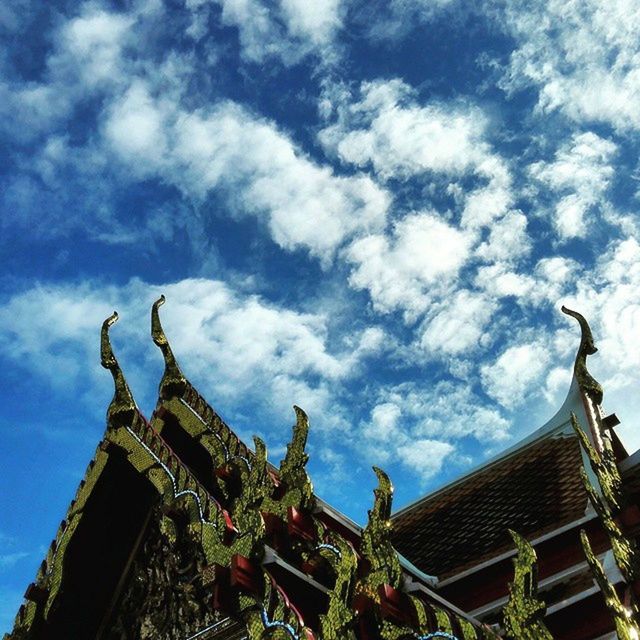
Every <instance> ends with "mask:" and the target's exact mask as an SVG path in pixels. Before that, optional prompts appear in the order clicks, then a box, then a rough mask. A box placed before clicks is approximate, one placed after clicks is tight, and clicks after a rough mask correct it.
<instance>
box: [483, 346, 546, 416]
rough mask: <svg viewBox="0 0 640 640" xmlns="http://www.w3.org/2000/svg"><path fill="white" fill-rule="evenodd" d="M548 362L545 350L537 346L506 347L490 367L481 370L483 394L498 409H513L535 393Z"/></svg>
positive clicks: (488, 365)
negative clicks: (485, 394)
mask: <svg viewBox="0 0 640 640" xmlns="http://www.w3.org/2000/svg"><path fill="white" fill-rule="evenodd" d="M548 363H549V351H548V350H547V349H546V348H545V346H544V345H543V344H541V343H535V342H532V343H527V344H519V345H515V346H512V347H509V348H507V349H506V350H505V351H503V353H502V354H501V355H500V356H499V357H498V359H497V360H496V361H495V362H494V363H493V364H487V365H484V366H483V367H482V368H481V377H482V383H483V385H484V387H485V389H486V391H487V393H488V394H489V395H490V396H491V397H492V398H495V400H497V401H498V402H499V403H500V404H501V405H502V406H504V407H507V408H509V409H512V408H515V407H517V406H518V405H520V404H522V402H523V401H524V400H525V398H527V397H528V396H530V395H532V394H535V393H537V391H538V387H537V384H538V382H539V381H540V379H541V378H542V376H543V375H544V373H545V371H546V367H547V365H548Z"/></svg>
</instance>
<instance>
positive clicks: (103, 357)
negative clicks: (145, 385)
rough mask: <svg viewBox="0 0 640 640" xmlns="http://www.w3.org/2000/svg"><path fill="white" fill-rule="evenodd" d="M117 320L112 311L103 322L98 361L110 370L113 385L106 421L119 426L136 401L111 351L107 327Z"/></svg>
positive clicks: (129, 417) (129, 414) (115, 314)
mask: <svg viewBox="0 0 640 640" xmlns="http://www.w3.org/2000/svg"><path fill="white" fill-rule="evenodd" d="M117 321H118V312H117V311H114V312H113V314H111V315H110V316H109V317H108V318H107V319H106V320H105V321H104V322H103V323H102V330H101V332H100V363H101V364H102V366H103V367H104V368H105V369H109V371H111V375H112V376H113V382H114V385H115V393H114V395H113V400H111V404H110V405H109V408H108V409H107V421H108V422H109V423H110V424H115V426H119V425H121V424H123V423H125V422H128V421H129V420H130V419H131V417H132V415H133V413H134V412H135V411H136V409H137V407H136V403H135V400H134V399H133V396H132V395H131V391H130V390H129V385H128V384H127V381H126V380H125V378H124V374H123V373H122V369H121V368H120V365H119V364H118V361H117V359H116V357H115V355H114V353H113V348H112V347H111V340H110V339H109V329H110V328H111V325H113V324H115V323H116V322H117Z"/></svg>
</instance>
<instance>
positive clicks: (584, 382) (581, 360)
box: [561, 305, 603, 405]
mask: <svg viewBox="0 0 640 640" xmlns="http://www.w3.org/2000/svg"><path fill="white" fill-rule="evenodd" d="M561 310H562V313H565V314H567V315H568V316H571V317H572V318H575V319H576V320H577V321H578V323H579V324H580V331H581V332H582V338H581V340H580V346H579V347H578V353H577V354H576V361H575V364H574V366H573V371H574V374H575V376H576V379H577V380H578V384H579V385H580V388H581V389H582V390H583V391H584V392H585V393H586V394H587V395H588V396H589V397H590V398H591V399H592V400H593V402H594V403H595V404H597V405H599V404H602V393H603V392H602V387H601V386H600V383H599V382H598V381H597V380H596V379H595V378H594V377H593V376H592V375H591V374H590V373H589V371H588V369H587V356H590V355H593V354H594V353H595V352H596V351H597V350H598V349H597V348H596V346H595V344H594V342H593V334H592V333H591V328H590V327H589V323H588V322H587V321H586V319H585V317H584V316H583V315H582V314H581V313H578V312H577V311H573V310H572V309H568V308H567V307H565V306H564V305H563V306H562V307H561Z"/></svg>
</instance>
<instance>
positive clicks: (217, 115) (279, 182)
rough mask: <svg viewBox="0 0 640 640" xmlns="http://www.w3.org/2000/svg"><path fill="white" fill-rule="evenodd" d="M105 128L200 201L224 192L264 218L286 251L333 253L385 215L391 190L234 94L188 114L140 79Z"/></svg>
mask: <svg viewBox="0 0 640 640" xmlns="http://www.w3.org/2000/svg"><path fill="white" fill-rule="evenodd" d="M104 134H105V139H106V140H107V141H108V143H109V145H110V146H111V148H112V150H113V152H114V153H115V154H116V155H117V156H118V157H119V158H120V159H121V160H122V161H123V162H126V163H128V164H129V165H130V166H131V170H132V171H134V172H138V173H139V174H140V175H141V176H145V175H149V174H153V175H156V176H159V177H161V178H162V179H163V180H165V181H166V182H169V183H172V184H175V185H176V186H177V187H179V188H180V189H181V191H182V192H183V193H184V194H185V195H186V196H188V197H191V198H193V199H195V200H196V201H198V200H200V201H202V200H203V199H204V198H205V197H206V195H207V193H208V192H209V191H211V190H213V189H219V190H223V191H224V192H225V193H227V194H228V202H229V205H230V207H231V210H232V211H233V212H234V213H235V214H237V215H246V214H247V213H250V214H253V215H256V216H258V217H259V218H262V219H264V220H265V222H266V224H267V226H268V228H269V230H270V232H271V235H272V237H273V239H274V241H275V242H277V243H278V244H279V245H280V246H282V247H284V248H285V249H289V250H294V249H298V248H306V249H308V250H309V251H310V252H311V253H312V254H314V255H316V256H319V257H321V258H323V259H324V260H325V261H327V260H330V259H331V257H332V255H333V252H334V251H335V249H336V248H338V247H339V246H340V245H341V244H342V243H344V242H345V240H346V239H348V238H349V237H351V236H353V235H356V234H362V233H365V232H367V231H369V232H370V231H375V230H378V229H380V228H381V226H382V225H383V224H384V222H385V219H386V213H387V208H388V206H389V196H388V194H387V193H386V192H385V191H384V190H383V189H381V188H380V187H378V186H377V185H376V183H375V182H373V181H372V180H371V179H370V178H368V177H366V176H364V175H355V176H348V177H346V176H339V175H336V174H335V173H334V171H333V170H332V169H331V168H330V167H328V166H322V165H319V164H317V163H316V162H314V161H313V160H311V159H310V158H309V157H308V156H306V155H305V154H304V153H303V152H302V151H300V150H299V149H298V148H297V147H296V145H295V144H294V143H293V142H292V141H291V140H290V139H289V138H288V137H287V136H286V135H285V134H284V133H282V132H281V131H279V130H278V128H277V127H276V126H275V125H274V124H273V123H271V122H269V121H267V120H264V119H261V118H259V117H256V116H255V115H253V114H252V113H250V112H249V111H248V110H247V109H245V108H243V107H241V106H240V105H238V104H235V103H232V102H222V103H219V104H217V105H215V106H214V107H213V108H211V109H208V110H206V111H204V110H202V111H196V112H189V111H184V110H182V109H180V107H178V105H176V104H175V103H173V102H170V101H166V100H163V99H162V98H158V99H154V98H153V97H152V95H151V92H150V90H149V88H148V87H146V86H145V85H144V84H141V83H135V84H133V85H132V86H131V88H130V89H129V90H128V92H127V93H126V94H125V95H124V96H123V97H122V99H120V100H118V101H116V102H115V103H114V104H113V105H112V107H111V108H110V109H109V112H108V114H107V116H106V119H105V125H104ZM248 149H250V150H251V151H250V153H247V150H248ZM319 229H321V230H322V232H321V233H318V230H319Z"/></svg>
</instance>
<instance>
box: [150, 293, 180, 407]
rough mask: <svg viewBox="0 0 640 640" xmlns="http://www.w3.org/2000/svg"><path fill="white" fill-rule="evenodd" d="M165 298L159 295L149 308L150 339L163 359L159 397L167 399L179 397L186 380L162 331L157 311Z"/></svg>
mask: <svg viewBox="0 0 640 640" xmlns="http://www.w3.org/2000/svg"><path fill="white" fill-rule="evenodd" d="M164 302H165V297H164V295H161V296H160V297H159V298H158V299H157V300H156V301H155V302H154V303H153V306H152V307H151V337H152V338H153V341H154V343H155V344H156V345H157V346H158V347H160V350H161V351H162V356H163V357H164V375H163V376H162V380H161V381H160V396H162V397H163V398H168V397H172V396H180V395H182V392H183V391H184V388H185V386H186V384H187V381H186V378H185V377H184V376H183V375H182V371H180V367H179V366H178V363H177V362H176V359H175V357H174V355H173V351H172V350H171V346H170V345H169V341H168V340H167V336H166V335H165V333H164V330H163V329H162V324H161V323H160V314H159V313H158V309H159V308H160V307H161V306H162V305H163V304H164Z"/></svg>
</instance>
